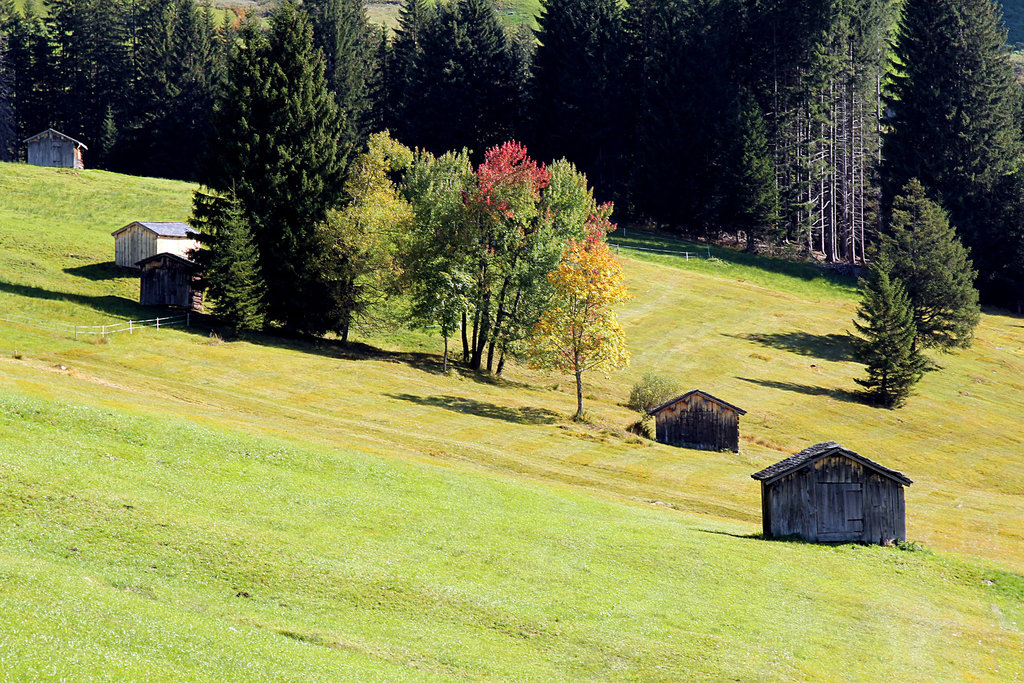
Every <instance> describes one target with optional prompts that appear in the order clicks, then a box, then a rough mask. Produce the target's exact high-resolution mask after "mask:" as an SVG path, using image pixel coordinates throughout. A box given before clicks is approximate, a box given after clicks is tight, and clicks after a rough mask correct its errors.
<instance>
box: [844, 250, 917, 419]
mask: <svg viewBox="0 0 1024 683" xmlns="http://www.w3.org/2000/svg"><path fill="white" fill-rule="evenodd" d="M889 270H890V265H889V263H888V262H887V261H886V259H885V258H884V257H882V258H879V259H876V260H875V262H874V263H872V264H871V267H870V270H869V271H868V277H867V279H866V280H861V283H860V287H861V296H862V299H861V305H860V308H859V309H858V311H857V318H859V320H860V321H862V322H860V321H858V320H854V321H853V325H854V327H855V328H856V329H857V331H858V332H860V334H861V335H862V337H854V339H853V342H854V349H855V355H856V357H857V360H859V361H860V362H861V363H864V364H865V365H866V366H867V373H868V377H867V379H856V380H855V381H856V382H857V384H859V385H861V386H862V387H864V388H865V389H867V395H868V396H869V397H870V398H871V399H872V400H873V401H875V402H876V403H879V404H880V405H883V406H885V407H887V408H899V407H900V406H902V405H903V404H904V403H905V402H906V400H907V397H908V396H909V395H910V391H911V388H912V387H913V385H914V384H916V383H917V381H918V380H919V379H921V374H922V372H923V369H924V358H923V357H922V356H921V354H920V353H919V352H918V351H917V349H916V348H915V345H914V340H915V338H916V337H917V328H916V327H915V325H914V313H913V308H912V306H911V304H910V297H909V296H908V295H907V291H906V289H905V288H904V287H903V284H902V283H901V282H900V281H899V280H896V279H893V278H892V277H891V276H890V274H889Z"/></svg>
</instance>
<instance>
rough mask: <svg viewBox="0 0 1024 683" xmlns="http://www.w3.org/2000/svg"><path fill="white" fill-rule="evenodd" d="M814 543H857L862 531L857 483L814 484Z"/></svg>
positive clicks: (861, 498)
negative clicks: (815, 539)
mask: <svg viewBox="0 0 1024 683" xmlns="http://www.w3.org/2000/svg"><path fill="white" fill-rule="evenodd" d="M817 513H818V515H817V516H818V540H821V541H848V540H857V539H859V538H860V536H861V534H862V533H863V532H864V491H863V489H862V486H861V484H849V483H842V484H840V483H834V482H827V481H820V482H818V510H817Z"/></svg>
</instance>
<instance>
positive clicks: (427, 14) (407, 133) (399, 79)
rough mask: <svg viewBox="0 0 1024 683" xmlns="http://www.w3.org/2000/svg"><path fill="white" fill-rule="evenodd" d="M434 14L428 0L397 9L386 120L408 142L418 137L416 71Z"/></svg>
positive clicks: (410, 1)
mask: <svg viewBox="0 0 1024 683" xmlns="http://www.w3.org/2000/svg"><path fill="white" fill-rule="evenodd" d="M435 17H436V13H435V10H434V5H433V4H432V3H430V2H428V0H405V2H403V3H402V7H401V8H400V9H399V10H398V26H396V27H395V33H394V38H393V39H392V42H391V48H390V50H389V59H388V66H387V70H386V72H385V78H386V85H385V91H386V94H385V98H384V102H385V104H384V112H385V113H384V120H385V125H386V127H387V128H388V129H390V130H391V132H392V133H393V134H394V136H395V138H396V139H398V140H402V141H404V142H406V144H409V143H410V140H411V139H412V138H413V137H414V136H415V110H414V102H415V101H416V99H417V96H416V91H415V87H416V78H417V75H416V74H417V69H418V68H419V65H420V64H421V60H422V59H423V44H424V40H425V37H424V36H425V33H426V32H427V31H428V27H429V24H430V22H431V21H433V20H434V19H435Z"/></svg>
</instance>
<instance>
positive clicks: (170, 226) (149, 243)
mask: <svg viewBox="0 0 1024 683" xmlns="http://www.w3.org/2000/svg"><path fill="white" fill-rule="evenodd" d="M111 234H112V235H113V236H114V263H116V264H117V265H119V266H125V267H126V268H138V267H139V265H138V263H139V261H143V260H145V259H148V258H149V257H151V256H156V255H157V254H174V255H175V256H179V257H181V258H183V259H188V258H189V252H190V251H191V250H193V249H198V248H199V240H198V233H196V232H195V231H194V230H193V229H192V228H191V227H190V226H189V224H188V223H181V222H178V221H135V222H134V223H129V224H128V225H126V226H124V227H123V228H120V229H118V230H115V231H114V232H112V233H111Z"/></svg>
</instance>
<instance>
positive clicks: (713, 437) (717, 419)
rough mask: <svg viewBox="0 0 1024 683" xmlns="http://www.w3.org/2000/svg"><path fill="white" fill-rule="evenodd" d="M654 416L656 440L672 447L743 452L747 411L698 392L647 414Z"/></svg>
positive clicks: (669, 401)
mask: <svg viewBox="0 0 1024 683" xmlns="http://www.w3.org/2000/svg"><path fill="white" fill-rule="evenodd" d="M647 412H648V413H649V414H651V415H653V416H654V426H655V438H656V439H657V440H658V442H659V443H664V444H668V445H670V446H684V447H686V448H699V449H701V450H705V451H721V450H730V451H733V452H738V451H739V449H740V415H746V414H747V411H745V410H743V409H742V408H737V407H736V406H734V405H732V404H731V403H726V402H725V401H723V400H721V399H719V398H715V397H714V396H712V395H711V394H708V393H706V392H703V391H701V390H700V389H694V390H693V391H690V392H687V393H685V394H683V395H682V396H676V397H675V398H673V399H669V400H668V401H665V402H664V403H662V404H661V405H659V406H655V407H653V408H651V409H650V410H649V411H647Z"/></svg>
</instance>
